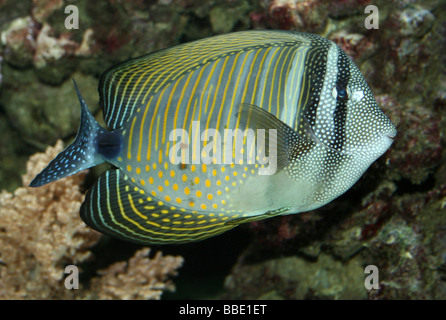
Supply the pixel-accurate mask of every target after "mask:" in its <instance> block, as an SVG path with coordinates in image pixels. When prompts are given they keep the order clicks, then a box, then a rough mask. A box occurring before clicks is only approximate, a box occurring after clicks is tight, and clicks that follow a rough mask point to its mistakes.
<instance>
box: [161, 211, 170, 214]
mask: <svg viewBox="0 0 446 320" xmlns="http://www.w3.org/2000/svg"><path fill="white" fill-rule="evenodd" d="M161 213H164V214H166V213H169V210H161Z"/></svg>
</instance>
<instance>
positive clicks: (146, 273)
mask: <svg viewBox="0 0 446 320" xmlns="http://www.w3.org/2000/svg"><path fill="white" fill-rule="evenodd" d="M149 252H150V249H149V248H143V249H141V250H139V251H137V252H136V253H135V255H134V256H133V257H132V258H130V260H129V261H128V262H117V263H114V264H112V265H111V266H110V267H108V268H107V269H106V270H101V271H99V272H98V273H99V274H100V275H101V277H98V278H94V279H93V280H92V282H91V289H92V291H94V292H97V295H98V298H99V299H107V300H109V299H123V300H129V299H137V300H147V299H160V298H161V294H162V293H163V291H165V290H169V291H173V290H174V288H175V287H174V286H173V284H172V283H171V282H169V281H168V276H174V275H176V271H175V270H176V269H177V268H179V267H180V266H181V265H182V264H183V258H181V257H172V256H166V257H163V255H162V254H161V252H157V254H156V255H155V257H153V258H152V259H148V258H147V256H148V255H149ZM134 288H138V290H134Z"/></svg>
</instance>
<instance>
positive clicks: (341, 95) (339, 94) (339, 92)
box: [338, 88, 348, 99]
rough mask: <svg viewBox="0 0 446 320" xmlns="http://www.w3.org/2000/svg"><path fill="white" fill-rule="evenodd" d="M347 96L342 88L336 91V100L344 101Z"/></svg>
mask: <svg viewBox="0 0 446 320" xmlns="http://www.w3.org/2000/svg"><path fill="white" fill-rule="evenodd" d="M347 96H348V94H347V90H345V89H344V88H341V89H339V90H338V99H345V98H347Z"/></svg>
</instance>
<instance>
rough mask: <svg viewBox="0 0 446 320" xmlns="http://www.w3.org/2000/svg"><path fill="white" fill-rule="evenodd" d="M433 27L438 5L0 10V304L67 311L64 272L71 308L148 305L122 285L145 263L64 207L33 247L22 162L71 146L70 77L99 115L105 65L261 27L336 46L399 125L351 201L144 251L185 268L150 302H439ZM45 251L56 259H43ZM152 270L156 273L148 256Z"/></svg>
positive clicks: (74, 113)
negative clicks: (373, 23)
mask: <svg viewBox="0 0 446 320" xmlns="http://www.w3.org/2000/svg"><path fill="white" fill-rule="evenodd" d="M370 4H373V5H375V6H376V7H377V8H378V9H379V29H370V30H368V29H366V28H365V26H364V20H365V19H366V18H367V16H368V15H369V14H366V13H364V9H365V7H366V6H367V5H370ZM69 5H75V6H76V7H77V8H78V10H79V29H71V30H70V29H67V28H66V27H65V24H64V22H65V19H66V18H67V16H68V13H65V8H66V7H67V6H69ZM445 17H446V3H445V2H444V1H442V0H425V1H421V0H392V1H387V0H380V1H370V0H333V1H328V0H327V1H323V0H308V1H302V0H212V1H197V0H146V1H145V0H138V1H126V0H120V1H116V0H99V1H86V0H78V1H63V0H23V1H14V0H0V35H1V36H0V135H1V137H2V138H1V141H0V190H2V189H5V190H6V191H3V193H2V194H1V195H2V196H1V199H0V200H1V201H0V217H2V219H3V222H5V221H8V222H10V223H13V224H15V227H14V228H11V226H10V224H5V223H3V224H2V223H1V221H0V243H2V246H1V247H0V275H1V277H0V297H1V298H60V299H63V298H73V297H74V296H69V295H67V293H66V292H65V291H66V290H65V289H63V290H62V289H61V286H62V287H63V280H61V279H62V276H63V268H62V266H63V265H64V264H67V263H81V264H82V266H83V268H82V270H83V271H82V272H83V273H82V275H81V279H83V283H84V285H85V287H86V288H87V287H88V288H91V289H89V290H90V291H88V290H87V291H84V293H83V294H79V295H77V296H75V298H150V297H152V298H159V297H160V296H161V292H157V293H156V294H155V295H154V296H150V295H144V294H142V295H140V296H137V295H135V294H132V292H135V291H136V290H137V288H138V287H137V283H138V281H143V280H141V279H139V280H135V282H132V281H127V280H125V279H126V278H125V277H124V278H123V276H122V273H125V272H126V270H129V269H131V268H132V267H131V266H135V268H136V269H138V270H139V271H138V272H140V273H142V274H147V273H148V272H149V271H148V270H155V269H156V267H153V265H156V264H157V263H156V262H155V263H154V264H150V259H149V258H145V257H146V256H147V255H148V251H147V250H148V249H143V248H141V247H139V246H136V245H131V244H127V243H123V242H119V241H117V240H113V239H108V238H107V239H105V237H102V238H101V239H99V238H95V236H94V235H92V234H90V233H89V232H88V231H86V230H84V229H82V227H81V226H78V225H77V222H72V221H71V219H73V221H80V220H79V217H78V215H77V214H76V210H75V208H76V207H75V206H74V207H73V208H74V209H73V208H71V211H69V213H70V215H68V216H67V215H64V216H63V217H62V218H61V217H57V214H56V218H51V217H50V218H48V217H47V218H45V219H49V220H44V221H50V223H48V224H47V225H50V226H53V227H51V228H50V227H46V228H43V229H44V230H45V232H46V233H45V234H44V235H42V231H41V230H42V229H40V228H36V226H35V224H33V223H32V220H31V222H30V221H29V219H39V216H37V217H36V215H34V216H33V215H32V214H26V215H25V214H22V209H23V208H24V205H23V203H24V201H25V203H26V201H31V202H30V203H31V206H33V203H39V201H38V198H33V199H34V200H29V199H30V197H31V198H32V195H29V194H27V192H28V191H26V188H19V187H21V186H22V178H21V176H22V175H23V174H24V173H25V170H26V162H27V160H28V158H29V157H30V156H31V155H32V154H34V153H36V152H42V151H44V150H46V148H47V146H48V145H54V144H55V143H56V140H57V139H59V138H62V139H64V141H65V142H66V143H68V142H70V140H71V139H73V137H74V135H75V133H76V131H77V126H78V124H79V116H80V112H79V110H80V109H79V105H78V101H77V97H76V94H75V91H74V88H73V85H72V80H71V79H72V78H74V79H75V80H76V82H77V83H78V85H79V87H80V90H81V92H82V94H83V96H84V99H85V100H86V101H87V103H88V104H89V106H90V107H91V108H92V109H93V110H98V109H99V108H98V106H97V102H98V93H97V85H98V78H99V76H100V74H101V73H102V72H103V71H104V70H105V69H106V68H108V67H109V66H111V65H113V64H115V63H117V62H120V61H123V60H126V59H129V58H132V57H136V56H139V55H142V54H145V53H148V52H151V51H154V50H158V49H161V48H165V47H169V46H172V45H175V44H179V43H182V42H185V41H190V40H194V39H198V38H203V37H207V36H210V35H214V34H220V33H225V32H231V31H238V30H246V29H254V28H269V29H286V30H297V31H305V32H313V33H318V34H321V35H323V36H326V37H328V38H329V39H331V40H333V41H335V42H336V43H338V44H339V45H340V46H341V47H342V48H343V49H344V50H345V51H346V52H347V53H348V54H349V55H350V56H351V57H352V58H353V59H354V61H355V62H356V63H357V65H358V66H359V68H360V69H361V71H362V72H363V74H364V76H365V78H366V80H367V81H368V82H369V84H370V87H371V88H372V91H373V92H374V93H375V95H376V99H377V101H378V103H379V104H380V105H381V106H382V109H383V110H384V112H385V113H386V114H387V115H389V117H390V118H391V119H392V121H393V122H394V123H395V124H397V127H398V132H399V134H398V137H397V139H396V141H395V143H394V144H393V146H392V147H391V148H390V150H389V151H388V152H387V153H386V154H385V155H384V156H383V157H381V158H380V159H379V160H378V161H377V162H376V163H374V164H373V165H372V167H371V168H370V169H369V170H368V171H367V172H366V174H365V175H364V176H363V177H362V178H361V179H360V181H358V183H357V184H356V185H355V186H354V187H353V188H352V189H351V190H349V191H348V192H347V193H346V194H345V195H344V196H342V197H340V198H339V199H337V200H335V201H333V202H332V203H331V204H329V205H327V206H325V207H323V208H321V209H319V210H317V211H314V212H308V213H304V214H299V215H290V216H283V217H277V218H273V219H269V220H264V221H260V222H256V223H251V224H247V225H243V226H240V227H238V228H236V229H235V230H233V231H231V232H228V233H227V234H224V235H222V236H219V237H216V238H213V239H209V240H206V241H204V242H200V243H194V244H190V245H182V246H164V247H160V248H152V249H155V251H156V250H162V251H163V252H164V253H167V254H173V255H176V256H178V255H180V256H183V257H184V261H185V262H184V265H183V267H182V268H181V269H179V275H178V276H177V277H176V278H175V279H174V281H175V283H176V288H177V292H176V293H175V294H173V293H170V294H169V293H166V295H164V296H163V297H165V298H228V299H246V298H250V299H257V298H264V299H342V298H347V299H446V215H445V213H446V161H445V158H446V153H445V151H444V148H443V146H444V145H445V139H446V138H445V130H446V129H445V128H446V118H445V113H446V72H445V71H446V70H445V69H446V67H445V66H446V55H445V52H446V37H445V34H446V19H445ZM96 116H97V118H98V119H101V118H102V115H101V114H100V112H99V111H98V112H97V115H96ZM97 171H98V170H92V172H90V173H89V175H88V176H87V179H84V178H85V176H79V177H77V178H75V179H76V180H73V181H74V182H73V181H71V182H66V186H65V187H64V186H62V187H60V188H62V189H63V188H68V189H67V190H73V188H74V184H81V182H82V181H84V183H85V186H84V188H85V187H87V186H88V184H89V183H90V182H91V181H92V180H94V176H95V174H97ZM73 183H74V184H73ZM54 188H58V187H54ZM82 190H83V189H82ZM73 192H74V191H73ZM76 192H79V195H78V196H79V199H74V200H73V199H71V198H70V199H71V200H73V201H74V202H75V203H80V202H79V201H81V198H82V197H83V193H82V191H76ZM62 194H65V193H64V192H62ZM24 196H25V198H23V197H24ZM70 196H72V192H70ZM61 198H63V197H61V196H60V194H57V195H56V196H54V197H53V198H46V200H45V201H49V202H48V203H47V204H46V205H47V206H48V207H51V206H55V208H57V207H58V204H57V203H58V201H60V199H61ZM23 199H28V200H23ZM71 200H70V201H71ZM33 201H34V202H33ZM52 202H54V203H52ZM20 208H22V209H20ZM51 208H53V207H51ZM51 210H53V211H54V208H53V209H51ZM56 211H57V210H56ZM42 212H46V211H45V210H43V211H42V210H41V211H40V214H42ZM5 217H7V218H5ZM40 218H41V219H43V218H42V217H40ZM5 219H10V220H5ZM51 219H53V220H51ZM75 219H77V220H75ZM24 220H26V221H27V222H26V223H24ZM35 221H36V224H37V221H38V220H35ZM40 223H42V222H40ZM64 223H65V224H66V225H67V226H68V229H66V228H65V229H64V228H62V227H60V230H62V231H63V232H62V234H63V235H66V234H67V233H66V232H67V230H68V234H70V235H71V236H72V241H71V240H70V241H71V242H73V241H74V242H75V243H74V244H73V243H71V242H70V241H68V240H67V239H66V238H65V240H64V241H67V243H66V244H64V245H63V246H62V247H61V248H62V249H61V248H60V247H59V248H58V249H57V248H56V247H52V246H50V247H49V248H47V249H45V250H47V251H48V252H46V251H45V250H44V248H43V249H42V248H40V247H39V246H45V245H48V242H51V241H56V239H57V238H54V237H55V236H54V237H53V238H52V237H50V235H51V234H52V233H54V232H55V230H56V229H57V228H56V229H55V227H54V226H60V224H64ZM73 226H75V227H73ZM73 228H74V229H73ZM57 230H59V229H57ZM70 232H71V233H70ZM17 233H20V234H28V236H27V237H23V236H22V237H18V236H17ZM96 237H99V236H98V235H96ZM70 239H71V238H70ZM79 244H85V245H80V246H77V245H79ZM15 248H16V249H17V250H15ZM35 248H39V249H35ZM19 249H20V250H22V251H20V250H19ZM39 250H43V251H39ZM51 250H58V251H57V254H58V255H57V256H56V258H54V257H52V256H51V254H53V255H54V254H55V253H54V252H52V251H51ZM36 252H42V253H44V252H46V254H48V256H45V255H42V256H36ZM51 257H52V258H51ZM132 257H133V258H132ZM51 259H52V260H51ZM132 259H133V260H132ZM153 259H154V260H155V261H160V263H158V264H159V265H163V263H162V262H161V261H164V260H162V259H161V257H160V256H158V255H157V256H156V257H153ZM169 259H170V258H169ZM178 259H180V258H178ZM50 260H51V261H50ZM119 261H122V262H119ZM166 261H170V262H169V263H170V265H171V266H172V268H170V269H169V271H165V273H163V271H160V274H164V275H166V276H167V275H173V274H175V272H174V270H175V269H176V268H178V267H179V266H180V265H181V262H182V260H181V261H180V260H175V259H171V260H166ZM120 263H121V264H120ZM166 263H167V262H166ZM368 265H375V266H377V267H378V269H379V288H378V289H372V290H367V289H366V288H365V286H364V280H365V278H366V276H367V274H365V272H364V269H365V267H366V266H368ZM106 268H108V269H106ZM104 269H105V270H108V271H104V272H102V274H101V273H100V272H98V270H104ZM12 270H19V271H18V272H16V271H14V272H13V271H12ZM36 270H37V271H38V272H37V271H36ZM42 270H43V271H42ZM45 270H46V271H45ZM156 270H161V269H156ZM39 272H40V273H39ZM138 272H135V274H138ZM19 273H20V275H19ZM120 274H121V276H120ZM101 275H102V276H101ZM155 278H156V277H155ZM48 279H52V280H51V281H50V282H49V281H47V280H48ZM119 279H120V280H119ZM150 279H154V278H153V277H152V278H150ZM150 279H148V278H147V279H146V280H144V281H145V283H150V281H151V280H150ZM157 279H160V280H159V281H160V282H159V283H165V282H166V281H167V280H166V277H161V278H157ZM32 281H34V282H32ZM144 281H143V282H144ZM30 283H31V284H30ZM48 283H50V284H48ZM124 283H126V284H127V287H126V288H123V287H124V286H123V284H124ZM157 283H158V282H157ZM166 283H167V282H166ZM158 286H159V284H158ZM148 287H150V286H148ZM148 287H146V288H148ZM11 288H16V290H15V291H11V290H12V289H11ZM163 288H164V287H163ZM165 288H172V287H171V285H169V284H168V283H167V284H166V285H165ZM118 289H122V290H123V291H124V292H120V293H119V290H118ZM149 289H150V288H149ZM149 289H148V290H149ZM2 290H3V291H2ZM141 292H144V291H141ZM43 293H44V294H43ZM39 294H40V295H39ZM101 294H102V295H101Z"/></svg>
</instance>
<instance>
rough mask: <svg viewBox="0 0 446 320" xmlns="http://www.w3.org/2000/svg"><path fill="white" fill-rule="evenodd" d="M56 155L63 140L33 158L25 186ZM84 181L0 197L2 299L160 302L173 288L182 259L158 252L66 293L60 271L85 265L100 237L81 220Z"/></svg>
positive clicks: (61, 182)
mask: <svg viewBox="0 0 446 320" xmlns="http://www.w3.org/2000/svg"><path fill="white" fill-rule="evenodd" d="M60 151H62V142H61V141H59V142H58V143H57V144H56V146H55V147H54V148H51V147H50V148H48V150H47V151H46V153H41V154H36V155H34V156H32V157H31V158H30V160H29V161H28V164H27V173H26V174H25V175H24V177H23V184H24V185H28V184H29V182H30V181H31V179H32V178H33V177H34V176H35V175H36V174H37V173H38V172H40V171H41V170H42V169H43V167H44V166H45V165H47V164H48V162H49V161H50V160H51V159H53V158H54V157H55V156H56V155H57V154H58V153H59V152H60ZM84 177H85V173H80V174H77V175H74V176H71V177H68V178H65V179H61V180H58V181H56V182H54V183H50V184H48V185H46V186H43V187H40V188H29V187H21V188H18V189H17V190H16V191H15V192H14V193H13V194H11V193H8V192H6V191H3V192H1V193H0V299H73V298H77V299H83V298H96V297H98V298H107V299H119V298H121V299H129V298H144V299H149V298H151V299H159V298H160V296H161V293H162V291H163V290H165V289H167V290H169V289H170V290H172V289H173V285H172V284H171V283H169V282H167V277H168V276H169V275H173V274H175V269H177V268H178V267H179V266H180V265H181V264H182V258H181V257H169V256H167V257H163V256H162V255H161V253H158V254H156V256H155V258H154V259H152V260H150V259H148V258H144V256H146V255H147V254H148V252H149V249H148V248H144V249H141V250H140V251H138V252H137V253H136V254H135V256H134V257H133V258H131V259H130V261H129V262H128V263H127V262H119V263H116V264H113V265H112V266H111V267H110V268H109V269H107V270H105V271H102V272H101V274H102V277H99V278H95V279H93V280H92V285H91V289H90V290H85V289H84V290H82V289H81V290H67V289H66V288H65V286H64V281H63V280H64V279H63V277H64V266H65V265H67V264H74V265H79V263H81V262H83V261H85V260H86V259H87V258H88V257H89V256H90V255H91V252H90V249H91V247H92V246H93V245H95V244H96V243H97V241H98V240H99V239H100V237H101V235H100V234H99V233H98V232H96V231H94V230H92V229H90V228H89V227H87V226H86V225H85V224H84V222H82V220H81V219H80V217H79V208H80V205H81V203H82V201H83V199H84V194H82V193H81V192H80V190H79V185H80V184H81V183H82V181H83V179H84ZM114 290H116V292H115V291H114Z"/></svg>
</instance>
